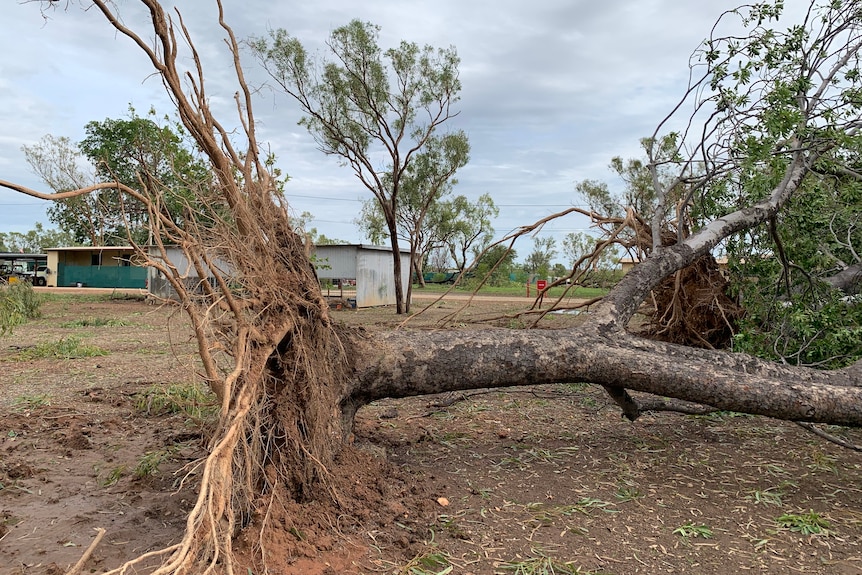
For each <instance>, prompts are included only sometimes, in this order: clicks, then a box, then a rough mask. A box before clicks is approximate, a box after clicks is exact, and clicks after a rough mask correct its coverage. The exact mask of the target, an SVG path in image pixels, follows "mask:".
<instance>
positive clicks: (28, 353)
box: [17, 337, 108, 360]
mask: <svg viewBox="0 0 862 575" xmlns="http://www.w3.org/2000/svg"><path fill="white" fill-rule="evenodd" d="M101 355H108V352H107V351H106V350H104V349H102V348H100V347H98V346H95V345H85V344H83V343H81V339H80V338H77V337H66V338H61V339H59V340H57V341H54V342H47V343H40V344H37V345H36V346H35V347H33V348H29V349H25V350H22V351H21V352H19V353H18V356H17V358H18V359H19V360H30V359H51V358H54V359H80V358H83V357H98V356H101Z"/></svg>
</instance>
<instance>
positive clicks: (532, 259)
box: [524, 236, 557, 278]
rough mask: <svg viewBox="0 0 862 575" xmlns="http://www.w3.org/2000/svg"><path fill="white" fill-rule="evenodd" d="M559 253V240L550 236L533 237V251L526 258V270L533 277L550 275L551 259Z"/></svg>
mask: <svg viewBox="0 0 862 575" xmlns="http://www.w3.org/2000/svg"><path fill="white" fill-rule="evenodd" d="M555 255H557V240H555V239H554V238H553V237H551V236H548V237H546V238H540V237H538V236H536V237H534V238H533V251H531V252H530V253H529V254H528V255H527V258H526V259H525V260H524V271H526V272H527V273H528V274H530V275H531V276H533V277H540V278H543V277H548V273H549V271H550V269H551V260H552V259H554V256H555Z"/></svg>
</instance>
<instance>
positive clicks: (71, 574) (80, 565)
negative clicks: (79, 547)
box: [66, 527, 105, 575]
mask: <svg viewBox="0 0 862 575" xmlns="http://www.w3.org/2000/svg"><path fill="white" fill-rule="evenodd" d="M104 536H105V530H104V529H103V528H101V527H96V538H95V539H93V541H92V543H90V545H89V547H87V549H86V550H85V551H84V554H83V555H81V558H80V559H78V562H77V563H75V565H74V566H73V567H72V568H71V569H69V570H68V571H67V572H66V575H78V573H80V572H81V571H82V570H83V569H84V565H86V564H87V561H89V560H90V555H92V554H93V551H95V550H96V547H98V545H99V543H101V542H102V538H103V537H104Z"/></svg>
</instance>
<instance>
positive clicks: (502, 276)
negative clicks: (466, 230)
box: [467, 244, 523, 295]
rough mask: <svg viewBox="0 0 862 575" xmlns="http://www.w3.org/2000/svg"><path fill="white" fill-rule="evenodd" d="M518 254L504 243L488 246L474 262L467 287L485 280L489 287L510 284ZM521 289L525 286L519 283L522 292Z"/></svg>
mask: <svg viewBox="0 0 862 575" xmlns="http://www.w3.org/2000/svg"><path fill="white" fill-rule="evenodd" d="M517 255H518V254H517V252H516V251H515V250H512V249H509V248H508V247H507V246H504V245H499V244H498V245H495V246H492V247H490V248H488V249H487V250H485V252H484V254H483V255H482V256H481V257H480V258H479V259H478V260H477V261H476V262H475V263H474V264H473V267H472V268H471V270H472V271H473V272H474V273H473V276H472V277H471V278H470V280H469V281H468V283H467V287H472V286H473V284H475V283H479V282H484V284H483V285H484V286H488V287H502V286H509V285H510V284H511V282H510V281H509V276H510V275H511V273H512V272H513V270H514V266H515V258H516V257H517ZM521 289H523V287H522V286H520V285H519V286H518V287H517V290H518V291H519V292H520V290H521ZM518 295H520V294H518Z"/></svg>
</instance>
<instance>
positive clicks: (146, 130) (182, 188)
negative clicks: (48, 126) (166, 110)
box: [23, 109, 211, 246]
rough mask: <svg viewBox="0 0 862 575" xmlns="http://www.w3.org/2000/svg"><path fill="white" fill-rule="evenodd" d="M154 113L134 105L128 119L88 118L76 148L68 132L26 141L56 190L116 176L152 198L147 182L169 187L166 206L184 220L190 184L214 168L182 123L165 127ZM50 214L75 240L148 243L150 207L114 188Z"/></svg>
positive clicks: (31, 159)
mask: <svg viewBox="0 0 862 575" xmlns="http://www.w3.org/2000/svg"><path fill="white" fill-rule="evenodd" d="M149 116H150V117H149V118H142V117H140V116H138V115H137V114H136V113H135V111H134V109H130V117H129V119H123V120H114V119H110V118H108V119H105V120H104V121H102V122H90V123H88V124H87V126H86V127H85V132H86V136H85V138H84V139H83V140H82V141H81V142H80V143H78V144H77V149H76V147H75V146H73V145H72V144H71V142H70V141H69V139H68V138H56V137H53V136H50V135H49V136H45V137H44V138H43V139H42V140H41V141H40V142H39V143H38V144H37V145H34V146H24V148H23V149H24V154H25V157H26V158H27V162H28V163H29V164H30V166H31V168H32V169H33V171H34V172H35V173H36V174H37V175H39V176H40V177H41V178H42V180H43V181H44V182H45V184H46V185H47V186H48V187H49V188H51V189H52V190H54V191H55V192H65V191H68V190H76V189H79V188H82V187H86V186H87V185H89V184H90V183H92V182H94V181H95V182H114V181H118V182H121V183H122V184H124V185H125V186H128V187H131V188H135V189H138V190H140V191H141V193H142V194H143V195H147V196H149V195H153V193H152V192H151V191H150V190H149V189H148V188H153V189H155V188H158V189H159V190H160V191H162V190H165V191H166V193H164V194H162V196H163V197H162V198H161V200H160V201H161V202H162V203H163V209H164V210H165V211H166V213H169V214H171V216H170V217H172V218H174V219H175V220H176V221H177V222H178V223H182V220H183V218H184V214H186V212H185V207H187V206H190V205H192V204H194V201H195V200H194V194H193V193H192V192H191V190H192V189H193V188H198V187H200V186H202V185H208V184H209V181H210V180H211V175H210V173H209V168H208V167H207V166H206V164H205V163H204V162H202V161H201V160H200V159H199V158H198V157H197V155H196V153H194V152H193V151H192V150H193V147H192V145H191V143H190V142H188V141H186V140H187V137H186V135H185V133H184V132H183V130H182V128H181V127H178V126H170V125H160V124H159V123H157V122H156V121H155V120H154V119H153V118H154V117H155V111H153V110H151V111H150V113H149ZM84 164H88V165H90V166H91V167H92V172H93V173H92V175H90V174H86V173H85V172H84V171H83V168H82V166H83V165H84ZM142 175H145V177H143V178H142V177H141V176H142ZM186 215H187V214H186ZM48 217H49V218H50V219H51V221H52V222H54V223H55V224H57V225H58V226H60V229H61V230H64V231H67V232H69V233H70V234H71V235H72V236H73V237H74V239H75V241H76V242H78V243H88V244H89V245H93V246H101V245H118V244H125V243H128V242H129V241H130V240H131V241H134V242H137V243H147V242H148V241H149V238H148V235H149V233H150V226H149V222H148V218H149V215H148V212H147V207H146V206H145V205H144V204H143V203H141V202H140V201H138V200H136V199H134V198H129V197H126V195H125V194H123V193H121V192H120V191H119V190H117V189H102V190H100V191H99V192H98V193H94V194H89V195H87V196H77V197H71V198H69V199H66V200H62V201H58V202H56V203H55V204H54V205H52V206H51V207H49V208H48Z"/></svg>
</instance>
